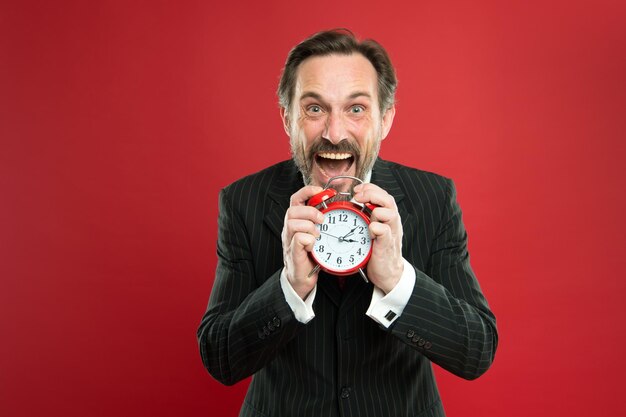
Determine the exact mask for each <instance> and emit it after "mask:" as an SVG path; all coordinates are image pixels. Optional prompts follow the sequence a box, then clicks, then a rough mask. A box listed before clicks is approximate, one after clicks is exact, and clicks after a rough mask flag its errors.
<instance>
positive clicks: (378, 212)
mask: <svg viewBox="0 0 626 417" xmlns="http://www.w3.org/2000/svg"><path fill="white" fill-rule="evenodd" d="M371 220H372V222H381V223H387V224H390V225H395V224H397V222H398V220H400V214H399V213H398V211H397V210H395V209H390V208H385V207H376V208H375V209H374V210H373V211H372V217H371Z"/></svg>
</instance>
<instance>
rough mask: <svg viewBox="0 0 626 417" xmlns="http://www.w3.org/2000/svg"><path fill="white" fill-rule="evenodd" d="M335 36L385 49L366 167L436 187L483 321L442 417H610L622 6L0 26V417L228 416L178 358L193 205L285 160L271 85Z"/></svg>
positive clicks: (227, 408)
mask: <svg viewBox="0 0 626 417" xmlns="http://www.w3.org/2000/svg"><path fill="white" fill-rule="evenodd" d="M337 26H345V27H349V28H351V29H352V30H354V31H355V32H356V33H357V34H358V35H359V36H365V37H373V38H375V39H377V40H379V41H380V42H381V43H382V44H383V45H385V46H386V47H387V49H388V50H389V53H390V55H391V56H392V59H393V60H394V63H395V65H396V66H397V71H398V76H399V79H400V85H399V90H398V97H397V98H398V106H397V110H398V111H397V115H396V120H395V124H394V127H393V129H392V131H391V134H390V136H389V137H388V138H387V140H386V141H385V142H384V143H383V147H382V156H383V157H384V158H387V159H390V160H395V161H398V162H402V163H406V164H409V165H413V166H417V167H420V168H422V169H426V170H431V171H436V172H439V173H441V174H443V175H446V176H448V177H452V178H453V179H454V180H455V181H456V183H457V186H458V192H459V199H460V202H461V206H462V208H463V210H464V215H465V217H464V218H465V222H466V226H467V228H468V231H469V236H470V250H471V254H472V263H473V266H474V268H475V270H476V272H477V274H478V277H479V279H480V282H481V284H482V286H483V289H484V292H485V293H486V295H487V297H488V299H489V300H490V303H491V306H492V308H493V310H494V312H495V313H496V315H497V317H498V327H499V330H500V346H499V349H498V352H497V355H496V360H495V363H494V365H493V367H492V369H491V370H490V371H489V372H488V373H487V374H485V375H484V376H483V377H482V378H480V379H479V380H477V381H473V382H467V381H463V380H460V379H457V378H455V377H453V376H451V375H448V374H447V373H445V372H443V371H441V370H440V369H437V376H438V380H439V385H440V390H441V394H442V397H443V401H444V405H445V407H446V409H447V412H448V414H449V416H451V417H453V416H527V415H533V416H554V415H568V416H587V415H624V414H625V413H626V400H625V396H624V395H623V393H622V391H623V390H622V388H623V376H624V374H625V373H626V359H625V355H624V353H623V352H624V344H625V342H626V336H625V333H626V332H625V330H626V329H625V327H626V326H625V325H624V318H625V311H624V306H623V305H622V300H623V297H624V294H625V290H626V284H625V280H624V270H625V267H626V263H625V261H624V259H625V256H624V250H625V249H626V239H625V227H624V226H625V221H624V214H623V213H624V210H625V209H626V204H625V203H626V202H625V198H624V193H623V191H624V179H625V174H624V172H623V166H624V157H625V156H626V155H625V145H624V139H625V132H626V129H625V127H626V123H625V120H626V117H625V110H626V88H625V79H626V29H625V28H626V6H625V5H624V2H623V1H619V0H615V1H586V2H581V1H537V0H532V1H522V0H514V1H506V2H503V1H495V0H493V1H488V0H481V1H474V2H469V1H434V0H433V1H414V2H406V3H405V4H397V5H391V4H389V2H387V3H385V2H381V1H375V2H374V1H365V0H364V1H358V2H353V1H341V2H335V1H327V0H319V1H316V2H302V3H295V2H288V1H284V2H272V1H255V2H248V3H247V4H245V5H243V4H240V2H236V1H231V2H220V3H217V2H213V3H212V2H201V1H197V2H175V1H143V2H128V1H118V2H113V1H109V2H104V1H99V2H97V1H93V2H92V1H73V2H72V1H64V2H49V1H38V2H37V1H20V2H17V1H14V2H7V1H3V2H2V5H1V6H0V141H1V148H0V202H1V203H0V415H2V416H16V417H20V416H35V415H47V416H114V415H120V416H131V415H150V416H171V415H185V416H207V415H212V416H236V415H237V413H238V409H239V405H240V403H241V401H242V398H243V395H244V393H245V390H246V383H240V384H238V385H236V386H234V387H222V386H220V385H219V384H218V383H217V382H215V381H214V380H212V378H211V377H210V376H209V375H208V374H207V373H206V372H205V371H204V369H203V368H202V365H201V362H200V357H199V353H198V350H197V345H196V340H195V330H196V327H197V325H198V323H199V320H200V317H201V315H202V313H203V312H204V308H205V306H206V302H207V299H208V294H209V291H210V288H211V284H212V280H213V271H214V268H215V262H216V255H215V240H216V218H217V194H218V191H219V189H220V188H221V187H223V186H225V185H226V184H228V183H229V182H231V181H234V180H235V179H237V178H239V177H241V176H242V175H244V174H247V173H251V172H254V171H256V170H258V169H261V168H262V167H265V166H267V165H269V164H271V163H273V162H275V161H278V160H281V159H286V158H288V157H289V148H288V140H287V137H286V136H285V134H284V132H283V129H282V126H281V123H280V119H279V115H278V108H277V105H276V104H275V103H276V99H275V94H274V92H275V88H276V84H277V80H278V76H279V73H280V69H281V67H282V64H283V62H284V59H285V57H286V54H287V52H288V51H289V49H290V47H291V46H293V45H294V44H295V43H296V42H298V41H299V40H301V39H303V38H304V37H306V36H307V35H309V34H311V33H313V32H315V31H317V30H320V29H323V28H332V27H337Z"/></svg>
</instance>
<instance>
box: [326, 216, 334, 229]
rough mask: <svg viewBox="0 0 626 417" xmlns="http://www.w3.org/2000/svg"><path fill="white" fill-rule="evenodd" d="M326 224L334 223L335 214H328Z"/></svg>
mask: <svg viewBox="0 0 626 417" xmlns="http://www.w3.org/2000/svg"><path fill="white" fill-rule="evenodd" d="M328 224H335V216H328ZM326 227H328V226H326Z"/></svg>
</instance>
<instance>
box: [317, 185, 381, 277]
mask: <svg viewBox="0 0 626 417" xmlns="http://www.w3.org/2000/svg"><path fill="white" fill-rule="evenodd" d="M341 178H349V179H353V180H355V181H359V182H361V183H363V181H361V180H360V179H359V178H356V177H351V176H347V175H340V176H337V177H333V178H331V179H330V180H328V182H327V183H326V185H325V186H324V191H322V192H320V193H318V194H316V195H314V196H313V197H311V198H310V199H309V201H308V202H307V205H309V206H313V207H317V208H318V209H319V210H320V211H321V212H322V213H323V214H324V222H323V223H322V224H318V225H317V228H318V230H319V231H320V236H319V237H318V238H317V239H316V241H315V244H314V245H313V250H312V251H311V252H310V256H311V258H312V259H313V261H315V263H316V266H315V268H314V269H313V270H312V271H311V273H310V274H309V275H313V274H314V273H315V272H317V270H318V269H322V270H324V271H326V272H328V273H330V274H333V275H339V276H345V275H352V274H354V273H356V272H359V273H360V274H361V276H362V277H363V279H364V280H365V281H366V282H368V280H367V276H366V275H365V272H364V271H363V268H364V267H365V266H366V265H367V262H368V261H369V259H370V256H371V255H372V239H371V238H370V233H369V224H370V216H371V213H372V210H373V209H374V208H375V207H376V206H374V205H372V204H359V203H356V202H353V201H345V199H339V198H338V196H340V195H344V196H351V193H346V192H339V191H337V190H335V189H334V188H329V187H330V184H331V183H332V182H333V181H334V180H337V179H341Z"/></svg>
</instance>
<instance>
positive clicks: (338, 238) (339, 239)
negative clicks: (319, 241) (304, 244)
mask: <svg viewBox="0 0 626 417" xmlns="http://www.w3.org/2000/svg"><path fill="white" fill-rule="evenodd" d="M320 233H323V234H325V235H327V236H330V237H334V238H335V239H337V240H338V241H340V242H341V238H340V237H337V236H333V235H331V234H330V233H326V232H322V231H320Z"/></svg>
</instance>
